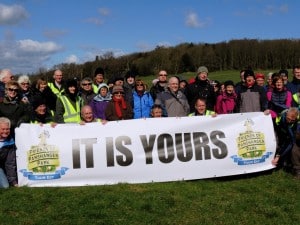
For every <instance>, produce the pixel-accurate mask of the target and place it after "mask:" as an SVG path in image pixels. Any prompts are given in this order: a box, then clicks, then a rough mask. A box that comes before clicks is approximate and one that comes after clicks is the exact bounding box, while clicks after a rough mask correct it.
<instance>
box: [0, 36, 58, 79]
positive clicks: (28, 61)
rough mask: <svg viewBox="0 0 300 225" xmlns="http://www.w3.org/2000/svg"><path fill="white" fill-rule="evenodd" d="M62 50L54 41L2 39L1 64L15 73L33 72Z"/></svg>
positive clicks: (0, 46) (0, 48)
mask: <svg viewBox="0 0 300 225" xmlns="http://www.w3.org/2000/svg"><path fill="white" fill-rule="evenodd" d="M61 50H62V47H61V46H59V45H57V44H56V43H54V42H38V41H34V40H30V39H26V40H19V41H15V40H11V39H5V40H2V41H0V65H1V68H10V69H11V70H12V71H13V72H14V73H32V72H36V71H37V70H38V69H39V68H40V67H43V66H45V63H47V61H48V60H50V59H51V57H52V56H53V55H55V54H56V53H58V52H59V51H61Z"/></svg>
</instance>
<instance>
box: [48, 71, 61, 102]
mask: <svg viewBox="0 0 300 225" xmlns="http://www.w3.org/2000/svg"><path fill="white" fill-rule="evenodd" d="M48 86H49V87H50V89H51V91H52V92H53V93H54V94H56V95H57V96H61V95H63V94H64V92H65V89H64V82H63V73H62V71H61V70H55V71H54V74H53V82H48Z"/></svg>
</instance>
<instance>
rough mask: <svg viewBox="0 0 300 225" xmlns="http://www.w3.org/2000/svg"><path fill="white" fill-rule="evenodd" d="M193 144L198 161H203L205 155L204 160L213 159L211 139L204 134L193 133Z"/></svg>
mask: <svg viewBox="0 0 300 225" xmlns="http://www.w3.org/2000/svg"><path fill="white" fill-rule="evenodd" d="M193 142H194V146H195V157H196V160H202V159H203V154H202V153H204V159H211V153H210V147H209V145H208V143H209V138H208V136H207V134H206V133H204V132H195V133H193Z"/></svg>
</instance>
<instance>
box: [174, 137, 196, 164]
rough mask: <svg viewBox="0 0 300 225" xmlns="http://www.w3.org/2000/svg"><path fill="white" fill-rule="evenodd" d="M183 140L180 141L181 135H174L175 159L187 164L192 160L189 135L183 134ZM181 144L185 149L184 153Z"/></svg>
mask: <svg viewBox="0 0 300 225" xmlns="http://www.w3.org/2000/svg"><path fill="white" fill-rule="evenodd" d="M183 137H184V140H183V141H182V134H181V133H180V134H175V143H176V152H177V158H178V160H180V161H181V162H188V161H190V160H191V159H192V158H193V148H192V143H191V134H190V133H184V134H183ZM183 143H184V147H185V151H184V148H183Z"/></svg>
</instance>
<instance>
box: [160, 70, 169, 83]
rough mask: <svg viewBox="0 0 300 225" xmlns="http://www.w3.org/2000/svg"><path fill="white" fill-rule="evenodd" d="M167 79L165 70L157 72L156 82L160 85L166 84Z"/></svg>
mask: <svg viewBox="0 0 300 225" xmlns="http://www.w3.org/2000/svg"><path fill="white" fill-rule="evenodd" d="M167 77H168V74H167V72H166V71H165V70H161V71H159V73H158V81H159V82H162V83H165V82H167Z"/></svg>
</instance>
